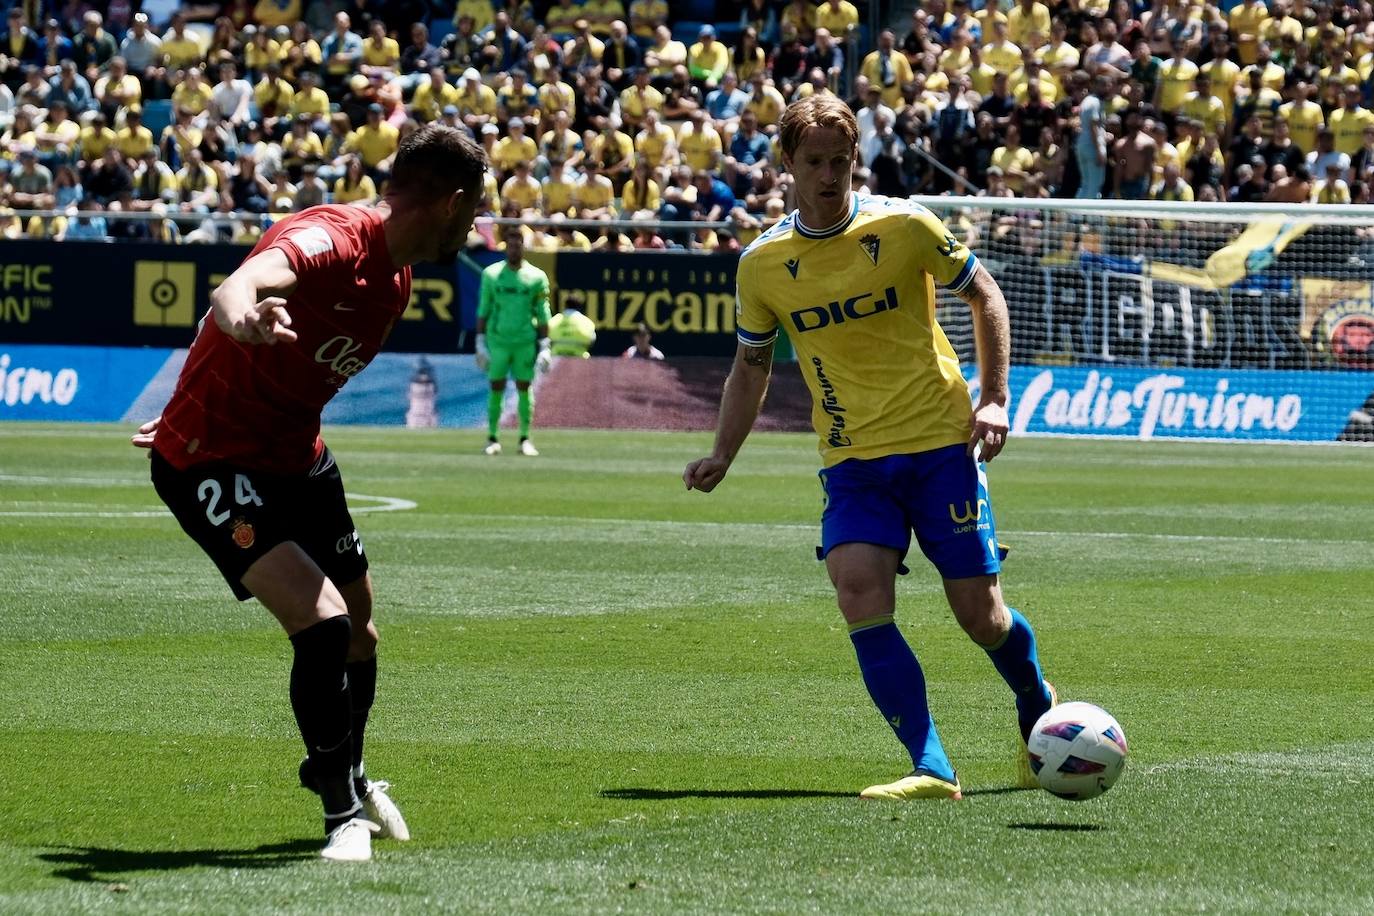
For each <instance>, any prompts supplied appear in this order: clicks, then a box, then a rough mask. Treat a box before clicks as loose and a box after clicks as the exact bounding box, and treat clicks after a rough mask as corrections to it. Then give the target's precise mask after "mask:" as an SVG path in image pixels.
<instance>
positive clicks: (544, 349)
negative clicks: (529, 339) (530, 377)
mask: <svg viewBox="0 0 1374 916" xmlns="http://www.w3.org/2000/svg"><path fill="white" fill-rule="evenodd" d="M552 367H553V354H552V353H550V352H549V339H548V338H547V337H546V338H544V339H543V340H541V341H540V342H539V354H538V355H537V356H535V358H534V368H535V369H537V370H539V374H540V375H544V374H545V373H547V372H548V371H549V369H551V368H552Z"/></svg>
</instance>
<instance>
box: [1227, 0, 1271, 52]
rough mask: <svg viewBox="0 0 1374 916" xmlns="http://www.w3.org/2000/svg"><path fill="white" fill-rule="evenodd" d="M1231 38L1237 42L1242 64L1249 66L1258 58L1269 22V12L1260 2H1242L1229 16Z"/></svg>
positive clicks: (1251, 0)
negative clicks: (1261, 41)
mask: <svg viewBox="0 0 1374 916" xmlns="http://www.w3.org/2000/svg"><path fill="white" fill-rule="evenodd" d="M1227 19H1228V24H1229V26H1230V29H1231V36H1232V37H1233V38H1234V39H1235V41H1236V50H1237V51H1238V52H1239V53H1240V62H1241V63H1242V64H1245V65H1246V66H1249V65H1250V64H1253V63H1254V62H1255V60H1256V59H1257V57H1258V49H1259V40H1260V36H1261V35H1262V34H1263V32H1264V27H1265V25H1266V23H1267V22H1268V21H1269V10H1268V9H1267V8H1266V7H1265V5H1264V4H1263V3H1260V2H1259V0H1242V2H1241V4H1240V5H1239V6H1233V7H1231V12H1230V13H1229V14H1228V17H1227Z"/></svg>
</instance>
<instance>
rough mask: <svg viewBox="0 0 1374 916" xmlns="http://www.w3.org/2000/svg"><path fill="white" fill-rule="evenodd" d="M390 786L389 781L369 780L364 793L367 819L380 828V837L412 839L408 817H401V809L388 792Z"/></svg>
mask: <svg viewBox="0 0 1374 916" xmlns="http://www.w3.org/2000/svg"><path fill="white" fill-rule="evenodd" d="M390 788H391V783H389V782H369V783H368V784H367V792H366V793H365V794H364V795H363V811H364V812H365V813H366V814H367V819H368V820H370V821H372V822H373V823H374V824H376V825H377V827H378V828H379V830H378V832H377V838H378V839H380V840H400V841H402V842H405V841H406V840H409V839H410V828H409V827H407V826H406V819H405V818H403V817H401V809H400V808H397V807H396V803H395V802H394V801H392V800H391V796H389V795H387V794H386V790H387V789H390Z"/></svg>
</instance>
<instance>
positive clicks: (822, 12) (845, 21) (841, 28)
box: [815, 0, 859, 39]
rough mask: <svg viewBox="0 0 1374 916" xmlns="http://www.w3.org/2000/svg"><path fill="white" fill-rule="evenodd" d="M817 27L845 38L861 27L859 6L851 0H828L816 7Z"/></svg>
mask: <svg viewBox="0 0 1374 916" xmlns="http://www.w3.org/2000/svg"><path fill="white" fill-rule="evenodd" d="M815 23H816V25H815V27H816V28H818V29H827V30H828V31H829V32H830V34H831V35H834V36H835V37H836V38H838V39H843V38H844V37H845V36H846V35H848V34H849V33H850V32H852V31H854V30H855V29H857V28H858V27H859V8H858V7H856V6H855V5H854V4H852V3H850V2H849V0H826V2H825V3H822V4H821V5H820V6H818V7H816V15H815Z"/></svg>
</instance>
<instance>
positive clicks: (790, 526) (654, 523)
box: [448, 512, 1374, 545]
mask: <svg viewBox="0 0 1374 916" xmlns="http://www.w3.org/2000/svg"><path fill="white" fill-rule="evenodd" d="M448 514H449V515H451V516H452V517H454V518H460V519H472V520H473V521H481V522H517V521H519V522H572V523H575V524H578V525H614V526H617V527H640V528H658V527H662V528H678V527H684V528H686V527H692V528H742V529H755V530H762V531H813V532H819V531H820V522H819V521H818V522H816V523H815V524H809V525H802V524H794V523H787V522H703V521H690V522H687V521H673V520H671V519H642V518H601V517H596V516H586V517H583V516H572V515H495V514H479V513H472V514H468V513H462V512H454V513H448ZM998 533H999V534H1005V535H1006V536H1007V537H1009V538H1010V537H1045V538H1087V539H1093V538H1099V539H1103V540H1135V539H1140V540H1153V541H1179V542H1185V543H1191V542H1209V543H1210V542H1235V543H1243V544H1340V545H1350V544H1374V541H1370V540H1360V539H1359V538H1276V537H1263V536H1259V535H1246V534H1163V533H1156V532H1149V531H1033V530H1024V529H1016V530H1003V531H999V532H998Z"/></svg>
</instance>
